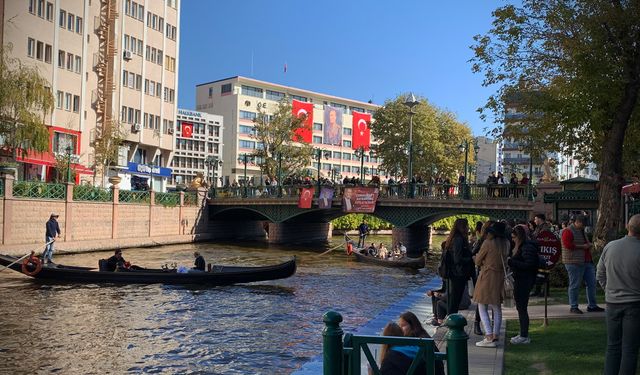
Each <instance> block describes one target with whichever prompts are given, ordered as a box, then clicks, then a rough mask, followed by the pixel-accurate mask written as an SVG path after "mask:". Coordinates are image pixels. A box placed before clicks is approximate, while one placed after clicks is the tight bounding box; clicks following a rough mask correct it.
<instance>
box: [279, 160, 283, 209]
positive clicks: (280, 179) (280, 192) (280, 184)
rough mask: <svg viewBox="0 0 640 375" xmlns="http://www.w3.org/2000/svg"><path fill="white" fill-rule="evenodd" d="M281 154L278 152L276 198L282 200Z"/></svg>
mask: <svg viewBox="0 0 640 375" xmlns="http://www.w3.org/2000/svg"><path fill="white" fill-rule="evenodd" d="M282 182H283V181H282V153H281V152H278V198H282Z"/></svg>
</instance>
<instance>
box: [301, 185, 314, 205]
mask: <svg viewBox="0 0 640 375" xmlns="http://www.w3.org/2000/svg"><path fill="white" fill-rule="evenodd" d="M314 193H315V189H314V188H313V187H305V188H302V189H301V190H300V199H299V200H298V208H311V203H313V194H314Z"/></svg>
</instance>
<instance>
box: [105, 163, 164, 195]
mask: <svg viewBox="0 0 640 375" xmlns="http://www.w3.org/2000/svg"><path fill="white" fill-rule="evenodd" d="M118 172H119V173H118V175H119V176H120V177H121V178H122V181H121V182H120V189H123V190H143V191H144V190H147V191H149V190H153V191H156V192H165V191H166V190H167V182H168V180H169V179H170V178H171V173H172V170H171V168H164V167H157V166H151V165H147V164H140V163H134V162H128V163H127V168H126V169H125V168H123V169H120V170H119V171H118Z"/></svg>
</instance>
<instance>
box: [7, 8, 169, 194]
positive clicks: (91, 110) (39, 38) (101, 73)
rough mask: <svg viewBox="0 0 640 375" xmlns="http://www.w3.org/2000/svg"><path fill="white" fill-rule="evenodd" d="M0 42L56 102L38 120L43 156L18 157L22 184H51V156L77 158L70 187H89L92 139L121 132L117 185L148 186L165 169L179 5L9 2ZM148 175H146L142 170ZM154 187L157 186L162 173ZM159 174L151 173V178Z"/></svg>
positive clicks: (92, 179)
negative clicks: (45, 142) (45, 83)
mask: <svg viewBox="0 0 640 375" xmlns="http://www.w3.org/2000/svg"><path fill="white" fill-rule="evenodd" d="M3 10H4V14H3V17H4V19H5V20H7V19H11V22H5V23H3V26H2V27H3V32H2V36H3V42H4V44H5V45H7V44H11V45H12V50H11V55H12V56H13V57H16V58H18V59H19V60H20V61H21V62H22V63H23V64H29V65H34V66H36V67H37V68H38V69H39V71H40V73H41V74H42V75H43V76H44V77H45V78H46V79H48V80H49V82H50V84H51V86H50V87H51V90H52V92H53V95H54V98H55V107H54V110H53V112H52V113H51V114H50V115H49V116H47V118H46V119H45V124H46V125H47V126H49V128H50V134H51V138H50V139H51V142H50V152H48V153H44V154H43V155H34V156H33V157H31V158H29V159H24V160H21V161H22V162H23V166H22V167H21V168H20V169H21V170H20V175H21V177H22V178H25V179H42V180H50V179H52V174H53V173H54V170H55V157H56V156H57V155H61V154H65V151H66V150H67V149H70V152H71V153H72V154H73V156H74V159H75V160H74V165H73V169H74V170H75V172H76V173H78V177H77V178H76V181H77V182H81V181H90V182H92V183H94V184H100V183H101V181H99V180H96V176H95V174H94V171H95V158H94V153H93V147H92V145H93V142H94V141H95V140H96V139H97V137H99V136H100V134H102V132H103V131H104V129H106V128H108V127H110V126H121V127H122V128H123V130H124V132H125V134H126V142H125V145H124V147H122V149H121V151H120V158H119V160H118V163H117V164H118V166H117V167H115V168H113V169H112V170H113V171H116V172H117V173H118V174H119V175H121V176H122V177H124V179H123V182H122V184H121V187H122V188H123V189H127V188H130V187H133V185H135V184H136V183H135V180H136V178H138V180H139V181H142V180H145V179H146V180H147V181H148V183H150V182H151V180H150V177H151V176H153V171H152V170H150V169H152V168H151V167H155V168H156V169H157V168H165V169H166V167H167V166H168V165H169V164H170V162H171V157H172V150H173V145H174V135H173V134H170V133H169V129H171V128H173V127H174V126H175V124H174V122H175V118H176V113H177V106H176V103H177V101H176V98H177V92H178V80H177V71H178V51H179V39H178V30H179V19H180V17H179V16H180V14H179V4H178V0H157V1H151V0H139V1H132V0H93V1H91V0H75V1H74V0H16V1H5V2H4V8H3ZM145 171H149V172H150V173H146V172H145ZM161 175H163V176H164V177H162V178H159V179H158V183H157V184H150V185H154V189H155V190H161V189H164V186H165V185H166V181H167V178H168V177H170V173H169V174H168V175H167V171H166V170H163V171H162V172H161ZM156 177H157V176H156Z"/></svg>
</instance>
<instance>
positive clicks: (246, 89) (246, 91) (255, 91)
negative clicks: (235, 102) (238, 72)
mask: <svg viewBox="0 0 640 375" xmlns="http://www.w3.org/2000/svg"><path fill="white" fill-rule="evenodd" d="M242 95H247V96H255V97H256V98H262V89H261V88H257V87H251V86H245V85H242Z"/></svg>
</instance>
